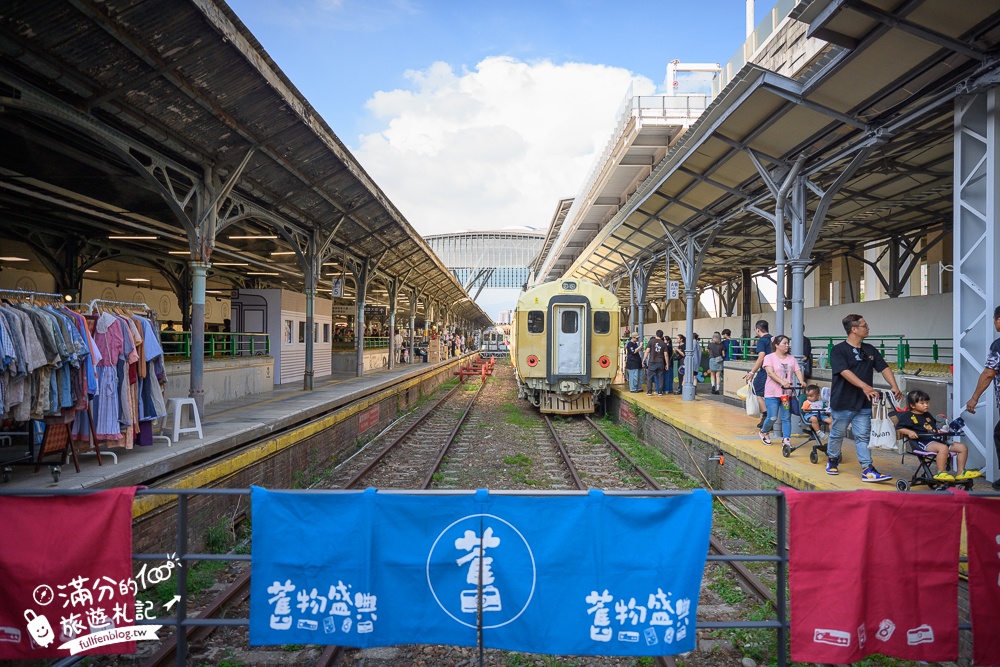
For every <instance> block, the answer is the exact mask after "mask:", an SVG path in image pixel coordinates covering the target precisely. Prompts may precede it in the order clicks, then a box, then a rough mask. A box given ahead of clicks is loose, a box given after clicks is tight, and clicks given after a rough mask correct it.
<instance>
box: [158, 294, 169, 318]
mask: <svg viewBox="0 0 1000 667" xmlns="http://www.w3.org/2000/svg"><path fill="white" fill-rule="evenodd" d="M169 314H170V297H169V296H167V295H166V294H164V295H163V296H161V297H160V315H169Z"/></svg>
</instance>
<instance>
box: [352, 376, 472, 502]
mask: <svg viewBox="0 0 1000 667" xmlns="http://www.w3.org/2000/svg"><path fill="white" fill-rule="evenodd" d="M461 386H462V383H461V382H459V383H458V384H456V385H455V386H454V387H452V388H451V389H450V390H449V391H448V393H447V394H445V395H444V396H442V397H441V398H439V399H438V400H437V401H435V402H434V404H433V405H431V407H430V408H428V409H427V411H426V412H424V414H422V415H421V416H420V418H419V419H417V420H416V421H415V422H413V423H412V424H410V426H409V427H408V428H407V429H406V430H405V431H403V432H402V433H401V434H400V435H399V437H397V438H396V439H395V440H393V441H392V442H390V443H389V444H388V445H386V446H385V448H384V449H383V450H382V451H381V452H379V455H378V456H377V457H375V459H374V460H373V461H372V462H371V463H369V464H368V465H366V466H365V467H364V468H362V469H361V470H360V471H358V472H357V473H356V474H355V475H354V477H352V478H351V479H349V480H348V481H347V482H345V483H344V488H345V489H351V488H354V486H355V485H357V483H358V482H360V481H361V480H362V479H364V477H365V476H366V475H367V474H368V473H370V472H371V471H372V470H373V469H374V468H375V466H376V465H378V464H379V463H381V462H382V459H384V458H385V457H386V456H387V455H388V454H389V452H391V451H392V450H393V449H395V448H396V446H397V445H399V443H401V442H402V441H403V440H404V439H405V438H406V437H407V436H408V435H410V433H412V432H413V431H414V430H415V429H416V428H417V426H419V425H420V424H422V423H423V422H424V420H426V419H427V418H428V417H429V416H430V415H431V414H432V413H433V412H434V411H435V410H436V409H437V408H438V406H440V405H441V404H442V403H444V402H445V401H446V400H448V398H449V397H451V395H452V394H454V393H455V391H456V390H457V389H458V388H459V387H461Z"/></svg>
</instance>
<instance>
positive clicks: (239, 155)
mask: <svg viewBox="0 0 1000 667" xmlns="http://www.w3.org/2000/svg"><path fill="white" fill-rule="evenodd" d="M330 85H332V86H336V81H334V80H331V82H330ZM0 145H2V146H3V150H2V151H0V238H3V239H6V241H4V243H5V244H6V243H8V242H9V243H14V242H15V240H16V241H17V242H23V243H27V244H29V245H30V246H31V248H32V250H33V251H35V254H36V255H38V256H40V259H41V261H42V263H43V264H45V265H46V268H49V269H50V271H51V270H53V267H52V266H51V264H52V263H53V262H55V263H58V258H59V256H60V252H64V251H65V249H66V245H67V244H68V243H70V242H72V245H73V248H75V250H74V251H72V253H71V254H75V256H76V257H82V258H84V259H83V264H84V265H86V266H89V265H92V264H91V263H97V262H105V261H113V262H119V263H120V265H124V266H127V267H131V269H132V270H135V271H141V270H149V271H151V272H153V273H154V274H157V273H158V274H162V275H164V276H167V278H168V280H167V282H171V281H170V280H169V277H170V276H173V279H174V282H175V283H176V282H177V281H181V280H182V276H181V274H182V273H183V271H184V270H185V267H186V264H187V262H188V261H189V260H207V261H211V262H212V263H213V269H212V273H211V274H210V275H209V281H210V282H209V286H210V287H213V286H214V287H218V286H223V285H224V286H227V287H229V286H236V287H240V286H246V287H250V286H273V287H285V288H287V289H293V290H302V289H304V286H305V275H306V274H305V271H304V267H305V266H306V265H307V264H308V265H310V266H311V265H312V264H311V262H315V265H316V266H322V267H323V268H322V276H321V281H324V282H320V286H321V287H322V286H323V285H324V283H325V284H326V285H327V286H329V283H328V282H325V281H328V280H329V278H330V276H331V275H340V274H342V273H343V272H344V271H345V268H346V271H347V278H348V280H347V286H348V293H347V296H350V295H351V290H352V289H354V285H353V284H352V280H351V275H352V274H353V273H355V272H357V271H358V269H359V268H360V267H367V269H368V275H369V276H374V280H375V282H378V281H379V280H380V279H382V281H383V282H386V283H390V282H395V283H396V284H397V285H398V287H399V289H400V292H399V293H400V294H401V295H407V294H409V293H410V291H412V290H413V289H417V290H418V291H420V292H421V293H422V294H424V295H431V296H432V298H433V299H434V300H436V301H437V302H438V303H439V304H442V305H443V307H446V308H447V309H449V310H451V312H452V313H454V314H455V316H456V317H458V318H462V319H464V320H466V321H468V322H470V323H478V324H479V325H481V326H485V325H488V324H489V323H490V320H489V318H488V317H487V316H486V314H485V313H483V312H482V310H481V309H480V308H479V307H478V306H477V305H476V304H475V303H474V302H473V301H472V300H471V299H469V298H468V294H467V293H466V291H465V290H464V289H463V287H462V285H461V284H460V283H459V282H458V281H457V280H456V279H455V278H454V277H453V276H452V275H451V273H450V272H449V271H448V270H447V268H446V267H445V266H444V265H443V264H442V263H441V262H440V260H439V259H438V258H437V257H436V256H435V255H434V253H433V252H432V251H431V250H430V248H429V247H428V246H427V244H426V243H425V242H424V241H423V240H422V239H421V238H420V236H419V235H418V234H417V233H416V232H415V231H414V229H413V228H412V227H411V225H410V224H409V222H407V220H406V218H405V217H404V216H403V214H402V213H401V212H400V211H399V210H397V209H396V207H395V206H394V205H393V204H392V202H391V201H389V199H388V197H387V196H386V195H385V193H383V192H382V191H381V190H380V189H379V187H378V185H377V184H376V183H375V182H374V180H373V179H372V178H371V177H370V176H369V175H368V174H367V173H366V172H365V170H364V169H363V168H362V166H361V165H360V164H359V163H358V161H357V160H356V159H355V158H354V156H353V155H351V153H350V152H349V151H348V149H347V148H346V146H345V145H344V144H343V143H342V142H341V141H340V139H338V138H337V136H336V135H335V134H334V132H333V131H332V130H331V129H330V127H328V126H327V124H326V122H325V121H324V120H323V119H322V118H321V117H320V116H319V114H318V113H317V112H316V111H315V109H313V108H312V107H311V106H310V105H309V103H308V101H307V100H306V99H305V98H304V97H303V95H302V94H301V93H300V92H299V91H298V90H296V88H295V86H294V85H293V84H292V82H291V81H289V80H288V78H287V77H286V76H285V75H284V74H283V73H282V71H281V70H280V68H279V67H278V66H277V65H276V64H275V63H274V62H273V61H272V60H271V58H270V57H269V56H268V55H267V53H266V52H265V51H264V49H263V48H262V47H261V45H260V43H258V41H257V40H256V39H255V38H254V36H253V35H252V34H251V33H250V31H249V30H248V29H247V28H246V26H244V25H243V23H241V22H240V20H239V19H238V18H237V16H236V15H235V14H234V12H233V11H232V10H231V9H230V8H229V7H228V6H227V5H226V4H225V3H224V2H222V1H221V0H219V1H217V2H216V1H213V0H141V1H139V2H136V1H134V0H105V1H100V2H98V1H96V0H70V1H64V0H8V1H7V2H5V3H4V7H3V10H2V11H0ZM123 236H125V237H128V236H133V237H134V236H140V237H148V236H152V237H155V238H152V239H120V238H118V239H113V238H109V237H123ZM213 239H214V241H213ZM234 263H235V265H234ZM241 263H247V264H248V265H249V266H243V267H238V265H239V264H241ZM142 267H148V268H147V269H143V268H142ZM56 269H58V267H56ZM56 277H57V283H58V282H59V281H60V276H59V275H58V274H57V275H56ZM62 278H65V276H63V277H62Z"/></svg>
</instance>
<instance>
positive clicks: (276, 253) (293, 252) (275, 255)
mask: <svg viewBox="0 0 1000 667" xmlns="http://www.w3.org/2000/svg"><path fill="white" fill-rule="evenodd" d="M294 254H295V251H294V250H278V251H277V252H272V253H271V257H277V256H278V255H294Z"/></svg>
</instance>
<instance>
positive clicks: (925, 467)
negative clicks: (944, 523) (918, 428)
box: [896, 417, 973, 491]
mask: <svg viewBox="0 0 1000 667" xmlns="http://www.w3.org/2000/svg"><path fill="white" fill-rule="evenodd" d="M963 428H965V420H964V419H962V418H961V417H959V418H958V419H956V420H954V421H953V422H951V423H950V424H948V430H942V431H938V432H937V433H920V434H918V437H917V439H916V440H908V442H909V447H907V443H906V442H904V443H903V445H902V449H903V452H902V454H903V456H902V459H901V462H905V461H906V457H907V456H912V457H914V458H915V459H916V460H917V469H916V471H915V472H914V473H913V477H911V478H910V481H909V482H907V481H906V480H905V479H902V478H901V479H898V480H896V488H897V489H899V490H900V491H909V490H910V489H912V488H913V487H915V486H921V485H926V486H928V487H930V488H932V489H934V490H935V491H947V490H948V489H950V488H952V487H959V488H961V489H965V490H966V491H971V490H972V482H973V480H971V479H959V480H955V481H954V482H942V481H940V480H937V479H934V473H933V472H932V471H931V465H932V464H934V462H935V459H936V457H937V455H936V454H934V453H933V452H929V451H927V450H926V449H924V445H925V444H927V443H929V442H941V443H944V444H946V445H949V446H950V445H951V442H952V440H954V439H955V438H956V437H958V436H961V435H965V432H964V431H963V430H962V429H963ZM956 457H957V454H955V452H951V451H949V452H948V463H947V464H946V468H945V470H946V471H948V472H954V470H955V469H956V467H957V465H956V461H955V459H956Z"/></svg>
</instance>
